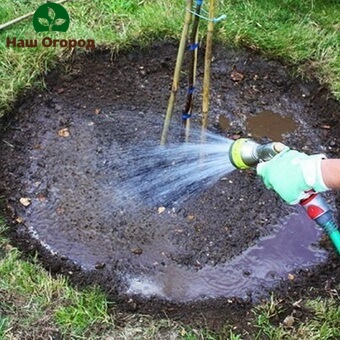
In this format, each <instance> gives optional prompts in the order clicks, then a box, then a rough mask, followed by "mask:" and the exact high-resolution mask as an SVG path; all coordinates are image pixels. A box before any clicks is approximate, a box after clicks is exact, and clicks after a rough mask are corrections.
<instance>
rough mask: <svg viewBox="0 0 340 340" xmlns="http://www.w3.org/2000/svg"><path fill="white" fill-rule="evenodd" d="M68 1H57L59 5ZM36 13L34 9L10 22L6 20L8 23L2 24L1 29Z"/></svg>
mask: <svg viewBox="0 0 340 340" xmlns="http://www.w3.org/2000/svg"><path fill="white" fill-rule="evenodd" d="M66 1H69V0H60V1H57V2H56V4H59V5H60V4H62V3H64V2H66ZM34 13H35V11H34V12H30V13H27V14H25V15H22V16H21V17H19V18H16V19H13V20H11V21H8V22H6V23H4V24H2V25H0V31H1V30H3V29H5V28H7V27H9V26H12V25H14V24H16V23H17V22H20V21H22V20H24V19H27V18H29V17H31V16H32V15H34Z"/></svg>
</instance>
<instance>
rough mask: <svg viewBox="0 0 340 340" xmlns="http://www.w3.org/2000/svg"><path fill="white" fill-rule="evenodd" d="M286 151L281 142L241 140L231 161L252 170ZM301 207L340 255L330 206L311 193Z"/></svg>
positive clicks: (339, 238)
mask: <svg viewBox="0 0 340 340" xmlns="http://www.w3.org/2000/svg"><path fill="white" fill-rule="evenodd" d="M284 149H285V145H284V144H282V143H280V142H273V143H268V144H263V145H261V144H258V143H256V142H254V141H253V140H251V139H247V138H240V139H238V140H236V141H235V142H233V144H232V145H231V147H230V150H229V159H230V162H231V163H232V164H233V165H234V166H235V167H236V168H237V169H243V170H244V169H250V168H252V167H255V166H256V165H257V164H258V163H259V162H266V161H269V160H271V159H272V158H273V157H274V156H276V155H278V154H279V153H280V152H282V151H283V150H284ZM300 205H301V206H302V207H303V208H304V209H305V211H306V212H307V214H308V216H309V217H310V218H311V219H313V220H314V221H315V222H316V223H317V224H318V225H319V226H320V227H322V229H323V230H324V232H325V233H326V234H327V235H328V236H329V237H330V239H331V240H332V242H333V244H334V246H335V248H336V250H337V252H338V253H339V254H340V231H339V228H338V226H337V225H336V223H335V220H334V217H333V214H332V210H331V207H330V206H329V204H328V203H327V202H326V201H325V200H324V198H322V196H320V195H318V194H317V193H315V192H314V191H311V194H310V196H309V197H308V198H306V199H303V200H301V201H300Z"/></svg>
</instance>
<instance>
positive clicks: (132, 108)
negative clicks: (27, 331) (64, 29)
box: [0, 43, 340, 329]
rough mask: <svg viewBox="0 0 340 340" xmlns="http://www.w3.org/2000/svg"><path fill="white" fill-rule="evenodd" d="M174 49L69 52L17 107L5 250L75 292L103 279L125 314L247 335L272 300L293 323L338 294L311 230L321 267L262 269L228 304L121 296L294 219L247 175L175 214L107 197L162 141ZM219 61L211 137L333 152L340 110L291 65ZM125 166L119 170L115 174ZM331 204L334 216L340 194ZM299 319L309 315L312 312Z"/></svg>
mask: <svg viewBox="0 0 340 340" xmlns="http://www.w3.org/2000/svg"><path fill="white" fill-rule="evenodd" d="M176 53H177V45H176V44H173V43H156V44H154V45H153V46H151V47H150V48H147V49H141V48H134V49H133V50H131V51H126V52H122V53H120V54H119V55H114V56H113V55H111V54H110V52H107V51H97V52H95V53H90V54H86V55H79V56H78V55H77V54H76V55H74V57H73V59H72V61H71V62H70V63H68V64H67V65H59V67H58V68H57V69H56V70H54V71H52V72H51V73H49V74H48V75H47V76H46V77H45V82H46V90H45V91H43V92H31V93H29V94H27V95H26V96H25V97H24V98H22V99H21V100H20V101H18V103H17V104H16V106H15V109H14V111H13V112H11V113H10V114H8V116H7V117H6V118H5V120H4V121H3V122H2V131H1V138H0V142H1V150H0V183H1V184H0V196H1V197H2V198H3V199H2V209H3V214H4V215H5V216H6V217H7V219H8V221H9V223H10V224H11V238H12V241H13V243H15V244H16V245H18V246H19V247H20V248H21V249H22V250H23V251H24V252H27V253H32V252H35V251H38V253H39V257H40V259H41V261H42V263H43V264H44V266H45V267H46V268H48V269H49V270H51V272H53V273H63V274H66V275H68V276H69V277H70V278H71V280H72V281H73V282H74V283H75V284H78V285H80V286H82V285H89V284H99V285H100V286H101V287H103V289H104V290H105V291H106V292H107V293H108V295H109V296H110V297H111V298H112V299H114V300H115V301H118V303H119V305H120V306H121V308H122V309H126V310H128V311H137V310H139V311H143V312H149V313H158V314H162V313H163V312H164V313H166V314H167V315H168V316H171V317H174V318H179V319H181V320H187V321H188V322H190V323H192V322H194V323H201V324H204V323H208V324H209V326H210V327H213V328H218V327H220V326H221V325H223V324H224V323H225V322H228V323H235V324H238V326H239V328H240V329H241V328H244V329H247V328H249V327H250V326H249V325H248V323H247V320H248V319H250V318H251V317H252V315H251V314H250V308H251V306H252V305H253V303H258V302H259V301H261V299H266V298H268V294H269V293H270V292H271V291H274V292H275V294H276V295H277V296H278V297H279V298H281V299H282V302H281V303H282V304H284V305H285V306H286V307H287V308H286V312H285V313H287V315H288V314H289V313H290V312H291V311H292V309H293V305H292V303H293V302H294V301H297V300H300V299H301V298H302V299H306V298H308V297H310V296H318V295H321V296H325V295H329V294H334V289H335V287H336V284H338V283H339V280H340V262H339V257H338V256H337V255H336V254H335V252H334V250H333V249H332V246H331V244H330V243H329V241H328V240H327V238H325V237H324V238H322V240H321V244H319V241H318V240H319V238H320V237H319V236H318V235H319V234H317V235H316V237H317V241H315V242H316V243H317V244H314V248H315V249H316V250H315V251H316V258H317V256H318V255H317V254H319V253H320V252H326V253H327V254H328V255H327V259H324V258H323V259H321V260H320V262H322V263H321V264H317V263H318V261H316V262H312V263H301V266H300V267H299V266H298V267H289V268H288V269H287V271H288V272H291V273H293V274H292V275H293V277H294V279H288V278H287V276H285V277H282V276H280V275H279V276H278V277H275V279H270V277H269V276H270V275H267V274H268V273H267V274H266V275H265V277H264V279H262V281H261V282H260V281H259V280H258V279H257V281H256V284H255V285H254V287H253V288H252V289H251V290H250V291H249V290H247V291H243V290H242V287H240V293H239V294H234V295H233V296H230V295H228V294H226V295H223V294H221V295H218V296H212V295H209V289H208V288H207V293H206V296H199V297H198V298H197V299H195V298H193V299H192V300H190V299H184V298H183V296H179V295H176V294H174V290H176V289H172V294H168V295H166V290H165V289H163V291H162V293H157V289H158V288H157V287H156V288H157V289H156V288H155V287H153V288H152V289H151V288H150V287H146V286H145V285H144V286H143V287H142V290H141V291H143V289H144V292H143V293H140V294H139V293H138V294H136V293H135V292H133V291H132V293H131V294H129V287H130V286H131V282H130V281H129V278H136V277H144V276H148V275H149V274H150V273H152V275H153V274H155V273H157V272H162V273H165V272H166V268H174V267H175V268H177V269H176V270H178V268H180V269H179V270H181V271H182V270H184V271H185V270H188V271H190V273H200V272H201V271H202V270H204V268H206V267H207V266H210V267H214V268H217V272H218V268H219V266H221V268H222V267H223V266H225V264H226V263H229V262H231V261H233V260H235V258H237V257H238V256H243V254H244V253H245V252H246V251H247V249H250V248H251V247H256V245H257V244H258V242H259V240H262V239H263V238H266V237H270V236H271V235H274V234H275V233H277V230H278V229H280V228H284V226H285V223H286V222H284V221H285V218H286V217H287V216H295V215H297V214H301V212H300V211H299V210H298V209H297V208H296V207H290V206H287V205H286V204H284V203H283V202H282V201H281V200H280V199H279V198H278V197H277V196H276V195H275V194H274V193H273V192H270V191H268V190H266V189H265V187H264V185H263V184H262V183H261V181H260V180H259V178H257V177H256V174H255V173H254V172H253V171H247V172H244V171H243V172H242V171H234V172H232V173H230V174H229V175H228V176H226V178H223V179H222V180H220V181H219V182H218V183H217V184H216V185H215V186H214V187H211V188H208V189H207V190H206V191H204V192H203V193H200V194H199V195H197V196H195V197H192V198H191V199H189V200H188V201H187V202H186V203H185V204H183V206H182V207H181V208H180V209H177V210H173V209H171V207H167V209H166V210H165V211H164V212H162V213H159V210H158V208H159V207H157V206H155V207H144V208H142V209H140V208H138V209H137V208H135V209H134V207H133V206H131V205H128V204H126V205H121V203H120V202H118V201H117V200H116V199H115V197H117V196H118V193H119V180H120V179H121V176H125V177H126V176H128V175H129V171H130V169H131V168H132V167H133V164H129V163H128V159H126V157H125V156H124V150H125V148H126V147H130V148H131V147H135V148H137V150H138V147H140V145H143V143H145V144H148V145H150V144H151V145H156V144H157V143H159V139H160V134H161V130H162V125H163V119H164V113H165V112H166V106H167V100H168V96H169V91H170V86H171V83H172V73H173V67H174V64H175V59H176ZM213 56H214V58H213V63H212V80H211V84H212V85H211V111H210V118H209V119H210V123H209V130H211V131H213V132H214V133H218V134H222V135H223V136H226V137H228V138H231V139H236V138H239V137H243V136H245V137H249V136H252V137H254V138H256V139H257V140H258V141H259V142H266V141H270V140H272V139H273V138H275V139H277V138H279V139H281V140H282V141H283V142H284V143H286V144H287V145H289V146H290V147H292V148H296V149H299V150H303V151H305V152H307V153H319V152H323V153H326V154H327V155H328V156H329V157H339V156H340V147H339V138H340V124H339V113H340V103H339V102H337V101H336V100H334V99H333V98H332V96H331V94H330V93H329V91H328V90H327V89H325V88H324V87H322V86H321V85H320V84H318V82H317V81H315V80H310V81H302V80H301V79H300V78H298V77H295V76H293V74H292V72H291V71H290V69H289V67H288V66H287V65H284V64H282V63H280V62H279V61H275V60H269V59H265V58H263V57H262V56H260V55H258V54H256V53H255V52H254V51H251V50H232V49H229V48H226V47H223V46H218V47H216V48H215V50H214V53H213ZM202 60H203V57H202V55H200V63H199V70H198V81H197V86H196V89H197V95H196V98H195V100H196V108H195V114H194V116H193V118H192V120H193V125H194V126H195V125H199V122H200V114H199V111H200V102H201V95H200V92H201V91H200V90H201V83H202V75H203V66H202ZM185 67H186V65H184V70H185ZM185 93H186V77H185V75H184V74H183V79H182V81H181V87H180V90H179V94H178V101H177V103H178V105H177V107H176V110H175V113H174V119H173V122H172V127H171V131H170V140H171V141H178V139H179V133H178V131H179V127H180V125H181V122H180V113H181V109H182V103H183V104H184V97H185ZM196 112H197V113H196ZM263 115H264V116H263ZM256 117H258V119H259V120H258V124H256V120H255V121H254V119H256ZM263 117H264V118H263ZM268 121H269V122H272V123H271V124H267V123H268ZM261 122H262V123H263V122H266V124H262V125H261V124H260V123H261ZM259 126H260V129H259V128H258V127H259ZM274 130H275V134H274V135H273V131H274ZM280 137H281V138H280ZM122 165H125V169H126V172H125V173H124V174H121V173H118V171H117V169H118V168H121V167H122ZM325 197H326V198H327V200H328V201H329V202H330V204H331V205H332V206H333V208H334V210H335V216H336V219H337V221H339V219H340V211H339V209H338V208H337V207H338V205H339V202H340V193H328V194H326V195H325ZM306 223H307V222H306ZM296 227H297V228H298V227H299V226H296ZM311 229H312V228H311ZM311 233H316V231H315V230H314V231H311ZM292 237H294V236H292ZM286 241H287V242H288V243H289V240H286ZM287 247H288V248H289V246H287ZM251 260H252V259H249V261H248V262H249V263H248V264H249V268H250V269H249V273H248V272H245V271H244V270H243V269H242V268H241V270H240V272H241V274H239V275H241V276H240V277H242V275H243V276H244V275H248V276H251V275H253V273H255V274H256V266H255V267H254V266H253V267H251V262H252V261H251ZM301 261H302V262H303V258H302V260H301ZM302 264H303V265H302ZM284 265H285V257H284V254H283V256H282V266H284ZM273 267H274V263H273ZM176 270H175V271H170V272H169V273H170V274H171V273H173V275H176ZM255 274H254V275H255ZM233 275H234V274H233ZM235 275H236V274H235ZM237 275H238V274H237ZM255 276H256V275H255ZM175 277H176V276H175ZM193 277H194V276H193ZM291 278H292V277H291ZM178 280H184V279H183V277H182V278H181V277H179V278H178ZM266 281H268V282H269V284H266V283H268V282H266ZM183 282H184V281H183ZM235 286H236V287H237V283H236V284H235ZM175 287H176V286H175ZM130 288H131V287H130ZM163 288H164V287H163ZM147 289H151V291H150V292H147V291H146V290H147ZM155 289H156V290H155ZM221 289H224V287H222V288H221ZM170 290H171V289H170ZM294 308H297V307H294ZM298 313H299V316H300V318H301V319H303V318H304V317H305V316H306V315H308V310H304V309H303V308H300V309H299V311H298ZM282 317H283V318H284V316H282ZM192 320H194V321H192Z"/></svg>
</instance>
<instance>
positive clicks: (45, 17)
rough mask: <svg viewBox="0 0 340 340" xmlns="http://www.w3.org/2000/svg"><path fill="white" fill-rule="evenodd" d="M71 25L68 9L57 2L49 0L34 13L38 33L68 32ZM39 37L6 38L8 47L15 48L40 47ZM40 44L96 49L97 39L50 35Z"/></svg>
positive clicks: (34, 24)
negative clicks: (62, 37) (64, 37)
mask: <svg viewBox="0 0 340 340" xmlns="http://www.w3.org/2000/svg"><path fill="white" fill-rule="evenodd" d="M69 26H70V16H69V15H68V13H67V11H66V9H65V8H64V7H63V6H62V5H60V4H57V3H55V2H47V3H46V4H43V5H41V6H39V7H38V9H37V10H36V11H35V13H34V15H33V27H34V29H35V31H36V32H37V33H39V32H49V33H52V32H66V31H67V30H68V28H69ZM38 44H39V41H38V40H37V39H29V40H28V39H17V38H16V37H13V38H12V39H11V38H9V37H7V38H6V47H15V48H35V47H38ZM40 44H41V45H42V46H43V47H47V48H49V47H62V48H67V49H69V50H71V49H74V48H76V47H80V48H85V49H87V50H94V49H95V41H94V40H93V39H87V40H85V39H52V38H51V37H49V36H46V37H44V38H43V39H41V42H40Z"/></svg>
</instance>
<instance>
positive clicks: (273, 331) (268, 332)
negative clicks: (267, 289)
mask: <svg viewBox="0 0 340 340" xmlns="http://www.w3.org/2000/svg"><path fill="white" fill-rule="evenodd" d="M303 308H304V309H307V310H308V314H310V315H311V318H309V319H308V318H307V319H306V320H305V321H304V322H300V321H298V319H296V318H294V313H291V315H290V316H293V318H294V322H293V323H292V325H288V324H285V318H286V316H287V313H286V310H285V308H284V307H283V305H282V304H281V302H280V301H279V300H277V299H275V297H274V296H272V298H271V301H270V302H269V303H267V304H265V305H262V306H259V307H257V308H255V310H254V313H255V317H256V323H257V328H259V331H258V333H257V334H256V336H255V338H256V339H262V338H268V339H271V340H280V339H292V340H294V339H296V340H301V339H320V340H333V339H339V338H340V305H339V297H336V298H329V299H321V298H318V299H314V300H309V301H306V303H303ZM297 310H298V308H297ZM277 320H279V325H277V324H278V321H277Z"/></svg>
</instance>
